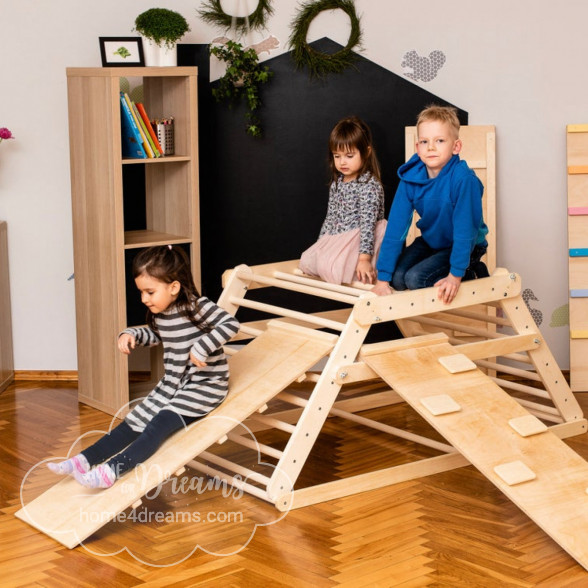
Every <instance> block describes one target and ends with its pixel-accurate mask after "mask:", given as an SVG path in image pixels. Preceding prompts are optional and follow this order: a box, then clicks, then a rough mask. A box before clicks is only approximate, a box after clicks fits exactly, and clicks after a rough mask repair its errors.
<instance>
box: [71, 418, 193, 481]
mask: <svg viewBox="0 0 588 588" xmlns="http://www.w3.org/2000/svg"><path fill="white" fill-rule="evenodd" d="M198 418H199V417H183V416H181V415H179V414H176V413H175V412H172V411H171V410H162V411H161V412H160V413H158V414H157V415H156V416H155V417H154V418H153V419H152V420H151V421H150V422H149V423H148V424H147V426H146V427H145V429H144V430H143V431H142V432H140V433H138V432H137V431H133V429H131V427H130V426H129V425H128V423H127V422H126V421H123V422H122V423H121V424H120V425H118V426H117V427H115V428H114V429H112V431H110V433H108V434H106V435H104V437H102V438H100V439H98V441H96V443H94V445H91V446H90V447H88V448H87V449H84V450H83V451H82V454H83V455H84V457H85V458H86V459H87V460H88V463H89V464H90V465H91V466H92V467H93V466H95V465H98V464H99V463H103V462H105V461H106V460H107V459H108V458H111V459H109V460H108V462H107V465H109V466H110V467H111V468H112V469H113V470H114V472H115V474H116V477H117V478H119V477H120V476H122V475H123V474H124V473H126V472H128V471H129V470H130V469H133V468H135V467H137V466H138V465H139V464H141V463H143V462H144V461H145V460H146V459H148V458H149V457H151V456H152V455H153V454H154V453H155V452H156V451H157V450H158V449H159V447H160V446H161V444H162V443H163V442H164V441H165V440H166V439H168V438H169V437H171V436H172V435H173V434H174V433H175V432H176V431H179V430H180V429H182V428H183V427H186V426H188V425H189V424H191V423H193V422H194V421H196V420H198ZM113 456H114V457H113Z"/></svg>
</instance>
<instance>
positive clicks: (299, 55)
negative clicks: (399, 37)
mask: <svg viewBox="0 0 588 588" xmlns="http://www.w3.org/2000/svg"><path fill="white" fill-rule="evenodd" d="M337 9H339V10H342V11H343V12H345V13H346V14H347V16H349V20H350V23H351V32H350V34H349V39H348V41H347V45H346V46H345V47H344V48H343V49H341V51H337V52H336V53H333V54H328V53H320V52H318V51H315V50H314V49H313V48H312V47H311V46H310V45H309V44H308V43H307V41H306V37H307V36H308V28H309V27H310V23H311V22H312V21H313V20H314V19H315V18H316V17H317V16H318V14H319V13H321V12H323V11H325V10H337ZM360 44H361V27H360V22H359V17H358V16H357V13H356V12H355V4H354V3H353V0H317V1H315V0H310V1H309V2H306V4H303V5H302V6H301V7H300V10H299V12H298V15H297V16H296V18H295V19H294V20H293V21H292V34H291V36H290V39H289V46H290V47H291V48H292V59H294V62H295V63H296V67H297V68H299V69H300V68H302V67H304V66H307V67H308V69H309V70H310V75H311V77H323V76H325V75H326V74H328V73H341V72H342V71H343V70H344V69H346V68H347V67H349V66H350V65H352V64H353V62H354V61H355V55H354V53H353V48H354V47H355V46H357V45H360Z"/></svg>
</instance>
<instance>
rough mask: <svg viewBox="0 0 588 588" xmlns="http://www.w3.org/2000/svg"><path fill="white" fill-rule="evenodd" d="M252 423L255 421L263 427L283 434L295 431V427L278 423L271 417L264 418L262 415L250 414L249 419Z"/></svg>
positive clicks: (281, 422) (278, 421)
mask: <svg viewBox="0 0 588 588" xmlns="http://www.w3.org/2000/svg"><path fill="white" fill-rule="evenodd" d="M249 418H250V419H251V420H252V421H256V422H258V423H262V424H264V425H268V426H270V427H273V428H274V429H278V430H280V431H284V432H285V433H290V434H292V433H293V432H294V430H295V429H296V427H295V425H291V424H290V423H286V422H284V421H280V420H278V419H275V418H274V417H272V416H269V415H268V416H266V415H264V414H252V415H251V416H250V417H249Z"/></svg>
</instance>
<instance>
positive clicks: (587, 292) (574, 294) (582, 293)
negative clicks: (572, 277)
mask: <svg viewBox="0 0 588 588" xmlns="http://www.w3.org/2000/svg"><path fill="white" fill-rule="evenodd" d="M570 298H588V288H573V289H571V290H570Z"/></svg>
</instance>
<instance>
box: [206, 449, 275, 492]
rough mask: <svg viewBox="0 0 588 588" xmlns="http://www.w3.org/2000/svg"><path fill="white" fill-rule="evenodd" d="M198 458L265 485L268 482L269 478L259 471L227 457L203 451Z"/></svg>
mask: <svg viewBox="0 0 588 588" xmlns="http://www.w3.org/2000/svg"><path fill="white" fill-rule="evenodd" d="M198 459H204V460H206V461H210V462H211V463H213V464H215V465H217V466H220V467H221V468H225V469H226V470H230V471H231V472H235V474H239V475H241V476H245V477H246V478H248V479H249V480H253V481H254V482H259V483H260V484H265V485H266V486H267V485H268V484H269V482H270V478H268V477H267V476H264V475H263V474H260V473H259V472H254V471H253V470H251V469H249V468H246V467H244V466H242V465H239V464H238V463H235V462H233V461H229V460H228V459H224V458H223V457H220V456H218V455H215V454H214V453H209V452H208V451H203V452H202V453H201V454H200V455H199V456H198Z"/></svg>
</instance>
